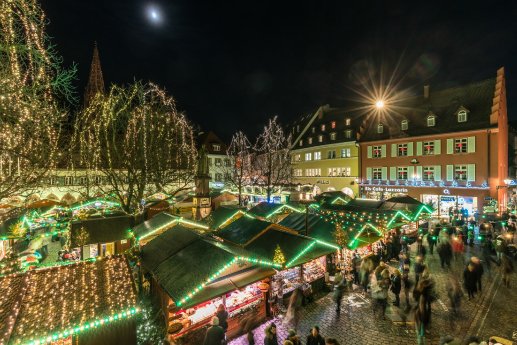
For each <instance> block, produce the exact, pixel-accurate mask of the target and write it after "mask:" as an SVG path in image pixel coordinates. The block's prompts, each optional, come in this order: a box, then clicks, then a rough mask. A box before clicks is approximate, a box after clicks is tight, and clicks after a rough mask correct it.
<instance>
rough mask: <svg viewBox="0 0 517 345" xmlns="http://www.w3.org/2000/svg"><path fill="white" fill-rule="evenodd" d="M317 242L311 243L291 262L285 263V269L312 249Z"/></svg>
mask: <svg viewBox="0 0 517 345" xmlns="http://www.w3.org/2000/svg"><path fill="white" fill-rule="evenodd" d="M316 243H317V242H316V241H314V242H311V244H309V245H308V246H307V247H305V249H303V250H302V251H301V252H299V253H298V255H296V256H295V257H294V258H293V259H292V260H291V261H289V262H288V263H287V265H285V267H286V268H289V267H290V266H291V265H292V264H293V263H294V262H296V260H298V259H299V258H300V257H301V256H302V255H303V254H305V253H307V252H308V251H309V250H310V249H311V248H312V247H314V245H315V244H316Z"/></svg>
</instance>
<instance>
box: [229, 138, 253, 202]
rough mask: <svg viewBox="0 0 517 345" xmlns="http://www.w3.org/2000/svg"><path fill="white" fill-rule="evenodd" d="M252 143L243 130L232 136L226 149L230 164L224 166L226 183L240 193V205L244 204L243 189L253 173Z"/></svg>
mask: <svg viewBox="0 0 517 345" xmlns="http://www.w3.org/2000/svg"><path fill="white" fill-rule="evenodd" d="M251 149H252V146H251V143H250V141H249V139H248V137H247V136H246V134H244V133H243V132H241V131H239V132H237V133H235V134H234V135H233V137H232V141H231V142H230V145H229V146H228V150H226V156H227V159H228V161H229V162H230V164H228V165H226V164H225V166H224V174H225V183H226V184H228V185H229V187H230V188H232V189H236V190H237V193H238V195H239V205H242V189H243V188H244V187H245V186H247V185H249V184H250V181H251V173H252V169H251V167H252V159H253V155H252V152H251Z"/></svg>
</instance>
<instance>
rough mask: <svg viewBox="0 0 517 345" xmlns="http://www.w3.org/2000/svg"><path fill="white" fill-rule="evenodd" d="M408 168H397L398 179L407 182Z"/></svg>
mask: <svg viewBox="0 0 517 345" xmlns="http://www.w3.org/2000/svg"><path fill="white" fill-rule="evenodd" d="M407 172H408V168H407V167H398V168H397V179H399V180H407Z"/></svg>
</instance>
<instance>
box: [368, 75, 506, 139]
mask: <svg viewBox="0 0 517 345" xmlns="http://www.w3.org/2000/svg"><path fill="white" fill-rule="evenodd" d="M495 82H496V79H495V78H490V79H486V80H483V81H479V82H474V83H470V84H467V85H463V86H457V87H451V88H447V89H442V90H433V88H432V87H431V89H430V92H429V97H428V98H425V97H424V95H423V93H421V94H419V95H417V96H413V97H408V98H407V99H404V100H402V101H400V102H397V103H396V104H395V105H394V106H393V109H394V110H393V111H391V112H389V114H387V115H386V116H382V117H378V116H370V117H368V120H366V122H365V123H364V124H363V126H364V131H363V133H362V135H361V138H360V140H361V141H372V140H382V139H394V138H404V137H409V136H421V135H433V134H439V133H450V132H460V131H467V130H474V129H483V128H489V127H492V126H491V125H490V114H491V108H492V105H493V97H494V92H495ZM460 107H463V108H465V109H467V111H468V117H467V121H466V122H458V119H457V112H458V110H459V109H460ZM387 109H388V108H387ZM388 111H389V110H388ZM430 114H434V115H435V116H436V124H435V126H432V127H428V126H427V116H428V115H430ZM402 120H407V121H408V129H407V130H404V131H403V130H401V121H402ZM379 123H382V124H383V125H384V131H383V133H377V125H378V124H379Z"/></svg>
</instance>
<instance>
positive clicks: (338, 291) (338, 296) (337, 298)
mask: <svg viewBox="0 0 517 345" xmlns="http://www.w3.org/2000/svg"><path fill="white" fill-rule="evenodd" d="M345 288H346V286H345V279H344V278H343V279H341V281H340V282H339V284H337V285H336V287H335V290H334V302H336V313H337V314H338V315H339V314H341V301H342V300H343V295H344V294H345Z"/></svg>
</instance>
